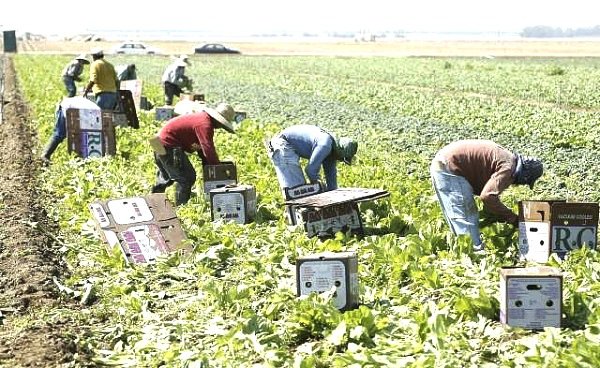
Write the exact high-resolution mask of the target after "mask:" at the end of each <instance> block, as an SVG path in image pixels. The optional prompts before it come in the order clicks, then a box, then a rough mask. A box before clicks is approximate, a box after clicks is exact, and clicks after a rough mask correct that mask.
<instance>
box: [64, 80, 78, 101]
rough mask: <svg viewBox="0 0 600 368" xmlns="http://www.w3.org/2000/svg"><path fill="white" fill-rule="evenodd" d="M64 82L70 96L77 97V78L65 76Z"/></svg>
mask: <svg viewBox="0 0 600 368" xmlns="http://www.w3.org/2000/svg"><path fill="white" fill-rule="evenodd" d="M63 83H64V84H65V88H66V89H67V96H68V97H75V94H76V93H77V87H76V86H75V79H73V77H69V76H64V77H63Z"/></svg>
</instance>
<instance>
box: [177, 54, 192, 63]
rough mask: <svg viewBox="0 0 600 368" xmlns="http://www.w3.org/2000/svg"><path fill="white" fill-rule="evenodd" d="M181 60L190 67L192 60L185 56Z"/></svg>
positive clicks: (181, 56) (180, 57)
mask: <svg viewBox="0 0 600 368" xmlns="http://www.w3.org/2000/svg"><path fill="white" fill-rule="evenodd" d="M179 60H181V61H183V62H184V63H186V64H187V65H190V58H189V57H188V56H187V55H185V54H183V55H180V56H179Z"/></svg>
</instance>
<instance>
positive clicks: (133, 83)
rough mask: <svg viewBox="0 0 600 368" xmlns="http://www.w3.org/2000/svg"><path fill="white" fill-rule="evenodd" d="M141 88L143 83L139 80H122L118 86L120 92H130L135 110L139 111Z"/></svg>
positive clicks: (140, 106)
mask: <svg viewBox="0 0 600 368" xmlns="http://www.w3.org/2000/svg"><path fill="white" fill-rule="evenodd" d="M142 86H143V82H142V80H141V79H134V80H124V81H121V84H120V85H119V89H120V90H127V91H130V92H131V96H132V99H133V103H134V105H135V109H136V110H137V111H140V110H141V108H142Z"/></svg>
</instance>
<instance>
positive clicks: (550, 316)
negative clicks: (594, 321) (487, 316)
mask: <svg viewBox="0 0 600 368" xmlns="http://www.w3.org/2000/svg"><path fill="white" fill-rule="evenodd" d="M561 318H562V274H561V272H560V270H559V269H557V268H553V267H545V266H540V267H527V268H502V269H501V270H500V322H501V323H504V324H506V325H508V326H512V327H523V328H530V329H543V328H544V327H560V326H561Z"/></svg>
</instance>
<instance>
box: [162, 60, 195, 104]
mask: <svg viewBox="0 0 600 368" xmlns="http://www.w3.org/2000/svg"><path fill="white" fill-rule="evenodd" d="M186 65H189V60H188V57H187V55H181V56H179V57H178V58H176V59H175V60H174V61H173V62H172V63H171V64H169V65H168V66H167V68H166V69H165V71H164V73H163V75H162V82H163V88H164V92H165V105H169V106H170V105H173V97H174V96H177V97H179V96H180V95H181V93H182V92H183V91H184V89H185V90H191V89H192V80H191V79H190V78H188V77H187V76H186V75H185V67H186Z"/></svg>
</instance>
